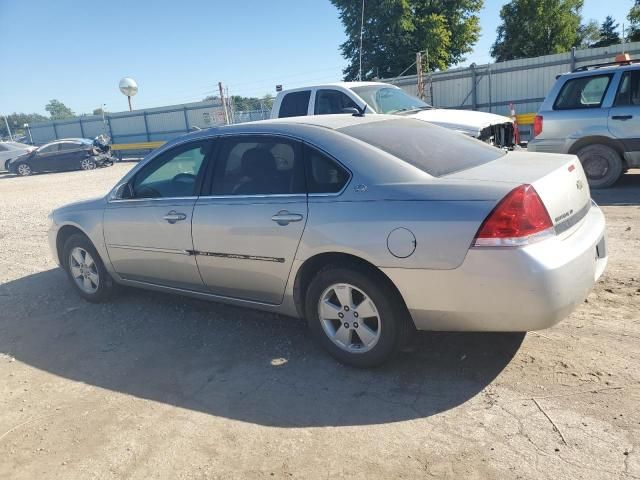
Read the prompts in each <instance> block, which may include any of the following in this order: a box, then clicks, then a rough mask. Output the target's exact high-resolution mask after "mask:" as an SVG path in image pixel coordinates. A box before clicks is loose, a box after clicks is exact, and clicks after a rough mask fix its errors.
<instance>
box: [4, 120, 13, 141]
mask: <svg viewBox="0 0 640 480" xmlns="http://www.w3.org/2000/svg"><path fill="white" fill-rule="evenodd" d="M3 117H4V124H5V125H6V126H7V132H9V140H11V141H13V136H12V135H11V129H10V128H9V121H8V120H7V116H6V115H3Z"/></svg>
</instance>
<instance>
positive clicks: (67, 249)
mask: <svg viewBox="0 0 640 480" xmlns="http://www.w3.org/2000/svg"><path fill="white" fill-rule="evenodd" d="M61 260H62V262H63V266H64V268H65V270H66V272H67V275H68V276H69V279H70V280H71V284H72V285H73V286H74V287H75V289H76V291H77V292H78V293H79V294H80V295H81V296H82V297H83V298H84V299H85V300H88V301H89V302H103V301H105V300H107V299H108V298H109V297H110V296H111V294H112V293H113V288H114V287H113V280H112V279H111V276H110V275H109V273H108V272H107V270H106V268H105V267H104V264H103V263H102V260H101V259H100V256H99V255H98V252H97V251H96V249H95V248H94V246H93V245H92V243H91V242H90V241H89V239H88V238H87V237H85V236H84V235H81V234H74V235H71V236H70V237H69V238H68V239H67V241H66V242H65V243H64V248H63V258H62V259H61Z"/></svg>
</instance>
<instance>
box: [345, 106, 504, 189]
mask: <svg viewBox="0 0 640 480" xmlns="http://www.w3.org/2000/svg"><path fill="white" fill-rule="evenodd" d="M338 131H339V132H342V133H345V134H347V135H350V136H352V137H354V138H357V139H358V140H362V141H363V142H366V143H368V144H370V145H373V146H374V147H377V148H379V149H380V150H383V151H385V152H387V153H389V154H391V155H393V156H395V157H398V158H399V159H401V160H404V161H405V162H407V163H410V164H411V165H413V166H414V167H417V168H419V169H420V170H422V171H424V172H427V173H428V174H429V175H432V176H434V177H440V176H442V175H447V174H449V173H453V172H458V171H460V170H466V169H468V168H472V167H475V166H478V165H482V164H484V163H488V162H490V161H492V160H495V159H496V158H499V157H502V156H503V155H506V153H505V152H504V151H503V150H500V149H499V148H496V147H492V146H491V145H488V144H486V143H484V142H481V141H479V140H476V139H475V138H471V137H468V136H466V135H463V134H461V133H456V132H453V131H451V130H447V129H445V128H441V127H437V126H435V125H431V124H429V123H426V122H421V121H420V120H413V119H410V118H398V119H395V120H384V121H381V122H370V123H364V124H360V125H352V126H350V127H345V128H340V129H338Z"/></svg>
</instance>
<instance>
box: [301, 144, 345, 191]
mask: <svg viewBox="0 0 640 480" xmlns="http://www.w3.org/2000/svg"><path fill="white" fill-rule="evenodd" d="M305 149H306V156H307V190H308V192H309V193H337V192H339V191H340V190H342V189H343V188H344V186H345V185H346V183H347V181H349V172H347V171H346V170H345V169H344V168H343V167H342V166H341V165H339V164H338V163H336V162H335V161H334V160H332V159H330V158H329V157H327V156H326V155H324V154H322V153H320V152H319V151H318V150H316V149H315V148H311V147H305Z"/></svg>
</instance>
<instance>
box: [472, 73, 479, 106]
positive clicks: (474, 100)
mask: <svg viewBox="0 0 640 480" xmlns="http://www.w3.org/2000/svg"><path fill="white" fill-rule="evenodd" d="M477 76H478V73H477V72H476V64H475V63H472V64H471V108H472V109H473V110H476V108H477V106H478V89H477V88H476V77H477Z"/></svg>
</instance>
